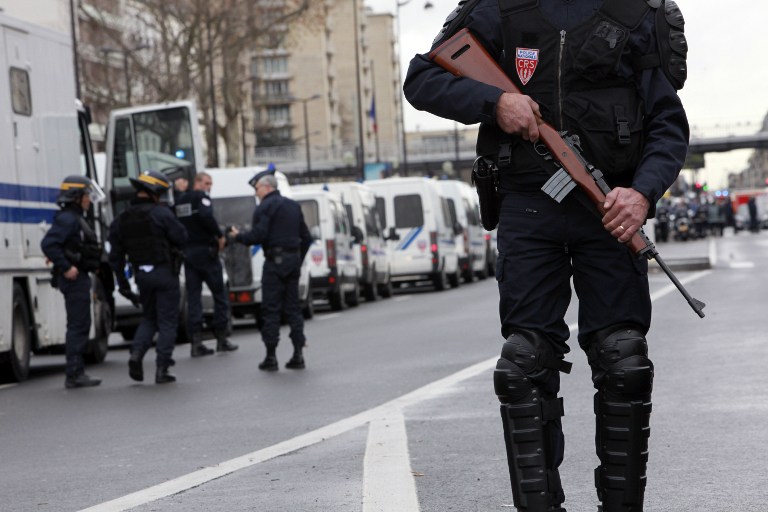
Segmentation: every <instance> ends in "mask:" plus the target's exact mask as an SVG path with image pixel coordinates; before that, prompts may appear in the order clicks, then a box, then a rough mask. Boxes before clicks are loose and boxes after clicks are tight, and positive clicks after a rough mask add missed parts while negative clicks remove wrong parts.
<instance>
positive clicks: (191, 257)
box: [175, 172, 237, 357]
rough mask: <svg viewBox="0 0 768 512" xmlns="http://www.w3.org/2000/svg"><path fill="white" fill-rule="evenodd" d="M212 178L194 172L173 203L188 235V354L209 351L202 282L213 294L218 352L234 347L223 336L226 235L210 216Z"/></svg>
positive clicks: (226, 319) (226, 320) (226, 307)
mask: <svg viewBox="0 0 768 512" xmlns="http://www.w3.org/2000/svg"><path fill="white" fill-rule="evenodd" d="M212 186H213V178H211V175H210V174H208V173H206V172H199V173H197V174H196V175H195V178H194V184H193V186H192V190H191V191H189V192H186V193H183V194H180V195H179V197H178V199H177V201H176V204H175V210H176V216H177V217H178V218H179V220H180V221H181V223H182V224H184V226H185V227H186V228H187V233H188V234H189V239H188V240H187V244H186V245H185V246H184V278H185V286H186V288H187V305H188V315H189V324H190V325H189V331H190V333H192V343H191V349H190V350H191V355H192V357H199V356H207V355H210V354H213V350H211V349H209V348H208V347H206V346H205V345H203V337H202V336H203V335H202V329H203V307H202V302H201V294H202V287H203V283H205V284H206V285H207V286H208V289H209V290H211V294H212V295H213V301H214V302H213V322H212V324H213V325H212V326H213V335H214V337H215V338H216V350H217V351H218V352H230V351H233V350H237V345H235V344H234V343H232V342H230V341H229V340H228V339H227V329H228V326H229V298H228V297H227V289H226V287H225V286H224V277H223V270H222V265H221V260H220V259H219V251H221V250H222V249H223V248H224V245H225V243H226V237H225V236H224V234H223V233H222V232H221V229H220V228H219V223H218V222H217V221H216V219H215V218H214V216H213V200H212V199H211V197H210V195H209V194H210V191H211V187H212Z"/></svg>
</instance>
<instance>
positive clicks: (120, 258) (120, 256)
mask: <svg viewBox="0 0 768 512" xmlns="http://www.w3.org/2000/svg"><path fill="white" fill-rule="evenodd" d="M109 266H110V267H112V271H113V272H114V273H115V275H116V276H117V277H118V281H119V280H120V276H123V269H124V268H125V248H124V247H123V242H122V240H121V239H120V217H118V218H116V219H115V220H114V221H113V222H112V225H111V226H109Z"/></svg>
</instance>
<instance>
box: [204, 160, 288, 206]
mask: <svg viewBox="0 0 768 512" xmlns="http://www.w3.org/2000/svg"><path fill="white" fill-rule="evenodd" d="M264 169H266V167H260V166H252V167H222V168H216V169H205V172H207V173H208V174H210V175H211V178H213V188H212V189H211V197H212V198H214V199H216V198H222V197H242V196H252V195H254V194H255V192H254V190H253V188H252V187H251V186H250V185H249V184H248V181H249V180H250V179H251V178H253V175H254V174H256V173H257V172H260V171H263V170H264ZM275 178H277V188H278V190H279V191H280V193H281V194H282V195H284V196H286V197H290V196H291V188H290V185H289V184H288V178H287V177H286V175H285V174H283V173H282V172H280V171H277V172H275Z"/></svg>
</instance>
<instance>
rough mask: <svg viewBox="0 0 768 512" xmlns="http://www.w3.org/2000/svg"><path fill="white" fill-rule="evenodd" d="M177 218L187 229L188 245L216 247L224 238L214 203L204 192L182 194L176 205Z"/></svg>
mask: <svg viewBox="0 0 768 512" xmlns="http://www.w3.org/2000/svg"><path fill="white" fill-rule="evenodd" d="M174 209H175V210H176V217H178V219H179V220H180V221H181V223H182V224H184V227H185V228H187V234H188V236H189V238H188V239H187V245H188V246H189V245H206V246H209V245H216V244H217V240H218V239H219V237H221V236H223V234H222V232H221V229H220V228H219V223H218V222H216V219H215V218H214V216H213V201H212V200H211V198H210V197H209V196H208V194H207V193H206V192H204V191H202V190H192V191H190V192H186V193H184V194H181V195H180V196H179V198H178V200H177V201H176V204H175V205H174Z"/></svg>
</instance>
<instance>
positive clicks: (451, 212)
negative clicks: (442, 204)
mask: <svg viewBox="0 0 768 512" xmlns="http://www.w3.org/2000/svg"><path fill="white" fill-rule="evenodd" d="M446 203H447V204H448V220H446V222H445V223H446V224H447V225H448V226H451V228H453V226H455V225H456V223H457V222H458V221H459V217H458V216H457V215H456V203H455V202H454V201H453V199H446Z"/></svg>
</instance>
